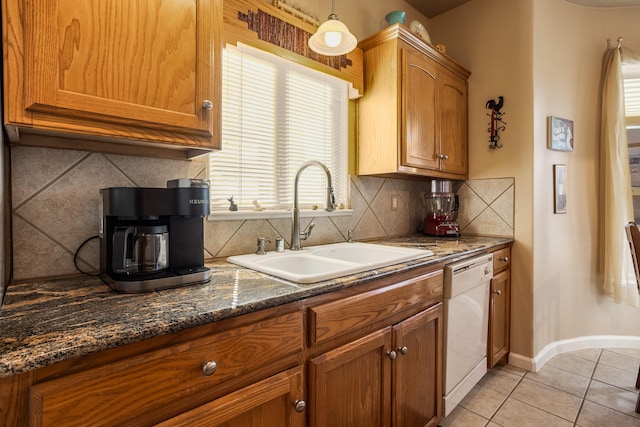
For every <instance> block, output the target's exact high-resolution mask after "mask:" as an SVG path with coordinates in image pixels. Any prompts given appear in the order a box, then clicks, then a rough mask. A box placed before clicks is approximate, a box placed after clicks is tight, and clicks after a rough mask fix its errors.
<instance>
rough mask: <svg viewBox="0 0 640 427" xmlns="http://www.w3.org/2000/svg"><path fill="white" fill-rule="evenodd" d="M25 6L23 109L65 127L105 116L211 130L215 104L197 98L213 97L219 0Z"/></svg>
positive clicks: (187, 130) (161, 127)
mask: <svg viewBox="0 0 640 427" xmlns="http://www.w3.org/2000/svg"><path fill="white" fill-rule="evenodd" d="M16 1H18V0H16ZM24 4H25V13H24V38H25V42H24V44H25V52H24V55H25V57H24V75H25V82H24V84H25V92H24V94H25V95H24V108H25V109H26V110H27V112H28V113H32V114H34V117H35V116H36V115H37V113H45V116H46V117H49V120H48V126H50V127H52V128H57V129H58V130H67V131H71V132H73V131H74V130H78V129H80V128H82V132H84V133H90V132H89V131H87V123H91V122H93V123H94V124H95V127H96V129H95V134H105V133H106V132H108V130H105V129H104V128H105V126H104V124H105V123H111V124H122V125H135V126H139V127H143V128H146V129H148V133H149V134H153V132H154V131H177V132H180V133H183V134H192V135H195V136H194V139H195V138H196V136H197V137H198V138H200V140H202V139H205V140H206V139H210V140H211V139H212V138H213V135H214V125H216V126H217V123H216V118H217V114H218V113H217V111H216V110H219V107H218V105H213V109H206V108H203V102H204V101H205V100H210V101H212V102H214V104H215V101H216V95H217V93H216V90H217V88H216V83H215V82H216V79H217V78H218V74H219V73H217V72H216V71H215V67H214V61H220V58H218V57H217V55H218V54H219V52H220V50H219V48H218V47H217V45H216V43H219V40H215V38H216V37H215V32H216V31H218V30H217V29H216V30H214V28H215V27H216V25H217V24H216V19H219V18H217V17H216V15H217V14H218V11H217V9H216V8H217V7H218V6H216V5H217V4H218V2H217V0H212V1H209V0H194V1H189V2H185V1H181V0H112V1H96V0H43V1H25V2H24ZM215 65H217V64H215ZM52 117H53V118H52ZM55 118H58V119H57V122H56V119H55ZM34 120H36V119H35V118H34ZM74 126H77V129H74ZM106 128H107V129H108V127H106ZM112 132H113V133H114V134H115V133H117V131H116V130H113V131H112ZM119 136H120V137H126V136H127V135H119ZM150 139H152V137H150ZM217 142H218V141H216V143H217Z"/></svg>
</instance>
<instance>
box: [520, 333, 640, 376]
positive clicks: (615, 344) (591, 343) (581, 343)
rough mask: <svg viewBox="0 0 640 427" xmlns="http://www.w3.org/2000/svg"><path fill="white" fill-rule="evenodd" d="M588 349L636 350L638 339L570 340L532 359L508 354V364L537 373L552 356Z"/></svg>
mask: <svg viewBox="0 0 640 427" xmlns="http://www.w3.org/2000/svg"><path fill="white" fill-rule="evenodd" d="M588 348H637V349H640V337H638V336H618V335H593V336H587V337H578V338H570V339H566V340H560V341H555V342H552V343H550V344H547V345H546V346H545V347H544V348H543V349H542V350H541V351H540V352H539V353H538V354H537V355H536V356H535V357H534V358H530V357H527V356H523V355H521V354H517V353H509V364H511V365H513V366H516V367H518V368H521V369H526V370H527V371H531V372H538V371H539V370H540V369H541V368H542V367H543V366H544V365H545V363H547V362H548V361H549V360H550V359H551V358H552V357H553V356H556V355H558V354H562V353H567V352H570V351H576V350H585V349H588Z"/></svg>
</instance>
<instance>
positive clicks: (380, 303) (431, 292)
mask: <svg viewBox="0 0 640 427" xmlns="http://www.w3.org/2000/svg"><path fill="white" fill-rule="evenodd" d="M441 295H442V271H436V272H432V273H429V274H425V275H423V276H419V277H417V278H415V279H411V280H406V281H404V282H400V283H397V284H394V285H391V286H387V287H384V288H380V289H376V290H373V291H369V292H364V293H361V294H359V295H354V296H352V297H348V298H343V299H341V300H338V301H333V302H330V303H327V304H322V305H319V306H316V307H311V308H310V309H309V313H310V341H311V343H312V344H316V343H319V342H322V341H326V340H329V339H331V338H335V337H337V336H340V335H343V334H345V333H347V332H349V331H351V330H353V329H355V328H359V327H363V326H366V325H369V324H371V323H373V322H374V321H378V320H380V319H384V318H385V317H388V316H391V315H393V314H394V313H398V312H400V311H402V310H405V309H408V308H410V307H411V306H414V305H418V304H423V303H424V302H425V301H427V300H429V299H435V298H438V297H439V296H441Z"/></svg>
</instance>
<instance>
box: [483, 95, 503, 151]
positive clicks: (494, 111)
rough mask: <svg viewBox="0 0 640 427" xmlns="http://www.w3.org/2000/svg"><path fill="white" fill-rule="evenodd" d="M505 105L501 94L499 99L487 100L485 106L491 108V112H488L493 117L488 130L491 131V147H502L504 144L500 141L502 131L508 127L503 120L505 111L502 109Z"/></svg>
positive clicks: (493, 148)
mask: <svg viewBox="0 0 640 427" xmlns="http://www.w3.org/2000/svg"><path fill="white" fill-rule="evenodd" d="M503 105H504V97H503V96H499V97H498V101H496V100H495V99H490V100H488V101H487V103H486V105H485V107H486V108H487V109H489V110H491V112H490V113H487V116H489V117H491V121H490V122H489V128H488V129H487V131H488V132H489V143H490V144H489V148H491V149H492V150H495V149H496V148H502V144H500V143H499V142H498V141H500V132H501V131H503V130H505V129H506V126H505V125H506V124H507V122H505V121H504V120H502V116H503V115H504V113H503V112H502V111H501V110H502V106H503Z"/></svg>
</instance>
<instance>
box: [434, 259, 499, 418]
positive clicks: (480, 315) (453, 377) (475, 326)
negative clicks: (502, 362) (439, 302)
mask: <svg viewBox="0 0 640 427" xmlns="http://www.w3.org/2000/svg"><path fill="white" fill-rule="evenodd" d="M492 277H493V254H484V255H480V256H476V257H473V258H469V259H465V260H463V261H460V262H456V263H453V264H449V265H446V266H445V268H444V319H445V321H444V328H445V333H444V352H445V359H444V360H445V369H444V378H443V393H444V396H443V403H442V405H443V411H444V416H445V417H446V416H447V415H449V414H450V413H451V411H452V410H453V408H455V407H456V406H457V405H458V403H460V401H461V400H462V399H463V398H464V397H465V396H466V395H467V393H469V391H470V390H471V389H472V388H473V386H474V385H476V384H477V383H478V381H479V380H480V378H482V377H483V376H484V374H485V373H486V372H487V334H488V332H489V287H490V282H491V278H492Z"/></svg>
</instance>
